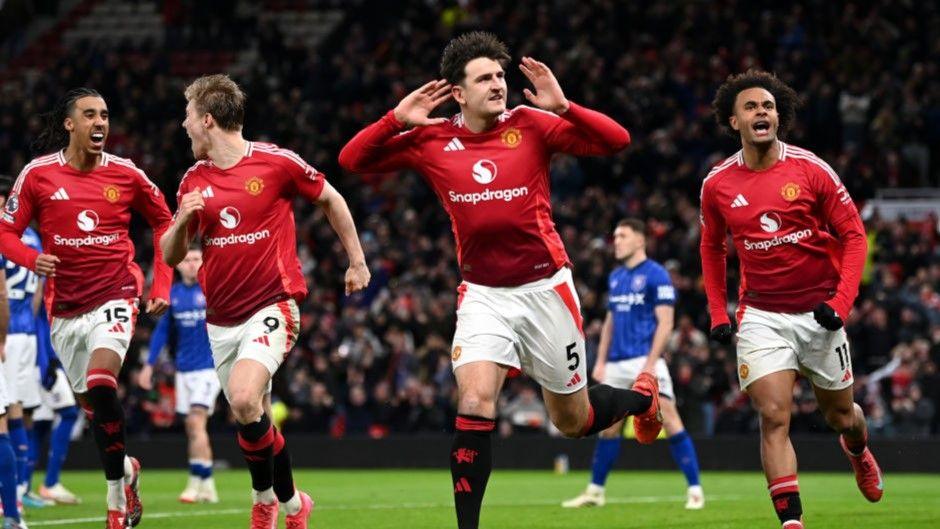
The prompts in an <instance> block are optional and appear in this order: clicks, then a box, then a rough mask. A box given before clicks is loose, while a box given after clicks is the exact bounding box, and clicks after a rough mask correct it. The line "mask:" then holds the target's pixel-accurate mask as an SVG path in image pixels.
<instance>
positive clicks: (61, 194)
mask: <svg viewBox="0 0 940 529" xmlns="http://www.w3.org/2000/svg"><path fill="white" fill-rule="evenodd" d="M49 198H51V199H52V200H68V199H69V194H68V193H66V192H65V188H64V187H60V188H59V189H57V190H56V192H55V193H53V194H52V196H51V197H49Z"/></svg>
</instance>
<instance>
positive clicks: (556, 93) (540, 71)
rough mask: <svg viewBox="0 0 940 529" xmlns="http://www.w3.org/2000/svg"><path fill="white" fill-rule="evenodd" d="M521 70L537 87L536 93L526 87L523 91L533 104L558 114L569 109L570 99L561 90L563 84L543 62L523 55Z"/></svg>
mask: <svg viewBox="0 0 940 529" xmlns="http://www.w3.org/2000/svg"><path fill="white" fill-rule="evenodd" d="M519 70H521V71H522V73H523V74H524V75H525V76H526V78H528V79H529V82H531V83H532V86H533V87H535V93H533V92H532V91H531V90H529V89H528V88H526V89H525V90H523V91H522V93H523V94H524V95H525V98H526V99H528V100H529V102H530V103H532V104H533V105H535V106H537V107H539V108H541V109H542V110H548V111H549V112H554V113H556V114H563V113H564V112H565V111H567V110H568V99H566V98H565V93H564V92H562V90H561V85H559V84H558V80H557V79H555V74H553V73H552V71H551V70H550V69H549V68H548V66H546V65H545V63H543V62H539V61H537V60H535V59H533V58H532V57H523V58H522V64H520V65H519Z"/></svg>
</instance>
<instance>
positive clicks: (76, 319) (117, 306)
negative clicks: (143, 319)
mask: <svg viewBox="0 0 940 529" xmlns="http://www.w3.org/2000/svg"><path fill="white" fill-rule="evenodd" d="M137 303H138V300H137V298H128V299H112V300H111V301H108V302H107V303H105V304H103V305H99V306H98V307H95V308H94V309H92V310H90V311H88V312H86V313H84V314H79V315H77V316H72V317H70V318H60V317H54V318H53V319H52V324H51V326H50V335H51V338H52V348H53V349H55V352H56V354H58V355H59V360H61V361H62V367H64V368H65V372H66V373H68V378H69V382H70V383H71V384H72V389H73V390H75V392H76V393H84V392H86V391H88V386H87V385H86V384H85V377H86V375H87V374H88V362H89V360H91V353H92V352H93V351H94V350H95V349H108V350H111V351H114V352H115V353H117V354H118V356H120V357H121V363H124V357H125V356H126V355H127V348H128V347H129V346H130V344H131V337H132V336H134V326H135V325H136V324H137V313H138V310H137Z"/></svg>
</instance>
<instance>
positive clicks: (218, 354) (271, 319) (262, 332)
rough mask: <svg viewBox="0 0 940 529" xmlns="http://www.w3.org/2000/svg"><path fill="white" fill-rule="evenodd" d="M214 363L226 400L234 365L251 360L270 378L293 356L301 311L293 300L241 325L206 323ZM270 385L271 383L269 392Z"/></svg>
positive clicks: (257, 315)
mask: <svg viewBox="0 0 940 529" xmlns="http://www.w3.org/2000/svg"><path fill="white" fill-rule="evenodd" d="M206 329H207V330H208V332H209V345H210V347H211V348H212V360H213V362H214V363H215V370H216V372H217V373H218V375H219V382H220V383H221V385H222V391H223V392H224V393H225V398H226V399H228V398H229V392H228V391H229V374H230V373H231V372H232V367H234V366H235V362H237V361H239V360H242V359H245V358H247V359H251V360H255V361H257V362H260V363H261V364H262V365H264V367H266V368H267V369H268V372H269V373H270V374H271V376H274V373H275V372H277V369H278V368H279V367H280V366H281V363H282V362H283V361H284V359H285V358H287V355H288V354H290V351H291V349H292V348H293V347H294V344H295V343H296V342H297V335H298V333H299V332H300V311H299V310H298V309H297V303H296V302H295V301H294V300H293V299H288V300H285V301H279V302H277V303H273V304H271V305H268V306H267V307H264V308H262V309H261V310H259V311H258V312H256V313H254V314H253V315H252V316H251V317H250V318H248V319H247V320H245V321H244V322H242V323H240V324H238V325H232V326H222V325H212V324H211V323H210V324H206ZM270 392H271V382H270V381H268V393H270Z"/></svg>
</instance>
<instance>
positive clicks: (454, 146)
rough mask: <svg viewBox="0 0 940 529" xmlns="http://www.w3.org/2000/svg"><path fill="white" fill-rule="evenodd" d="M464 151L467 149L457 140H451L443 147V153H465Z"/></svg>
mask: <svg viewBox="0 0 940 529" xmlns="http://www.w3.org/2000/svg"><path fill="white" fill-rule="evenodd" d="M465 150H467V149H466V148H465V147H464V146H463V143H460V140H458V139H457V138H453V139H451V140H450V143H448V144H447V145H446V146H445V147H444V152H451V151H465Z"/></svg>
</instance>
